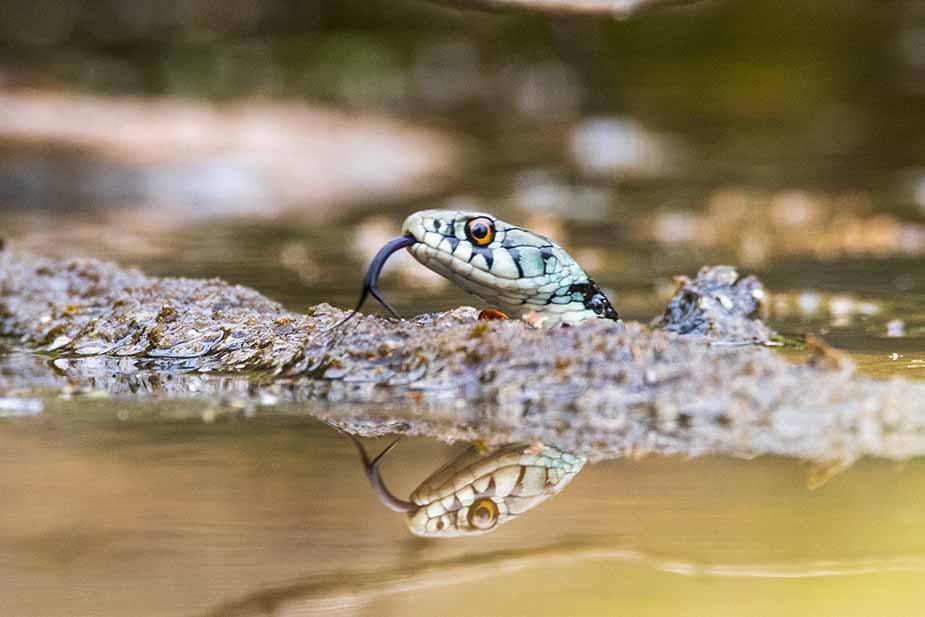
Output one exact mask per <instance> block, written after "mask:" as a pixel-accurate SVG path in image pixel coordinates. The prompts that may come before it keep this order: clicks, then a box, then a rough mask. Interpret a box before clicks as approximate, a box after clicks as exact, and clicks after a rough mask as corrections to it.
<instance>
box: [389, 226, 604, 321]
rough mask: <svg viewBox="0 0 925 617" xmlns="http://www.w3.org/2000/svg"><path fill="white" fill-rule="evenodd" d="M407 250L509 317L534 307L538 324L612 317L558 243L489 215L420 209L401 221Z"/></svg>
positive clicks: (600, 294) (599, 293) (601, 295)
mask: <svg viewBox="0 0 925 617" xmlns="http://www.w3.org/2000/svg"><path fill="white" fill-rule="evenodd" d="M402 234H403V237H406V238H413V239H414V241H415V242H414V243H413V244H411V245H410V246H409V247H408V250H409V252H410V253H411V254H412V255H413V256H414V257H415V259H417V260H418V261H419V262H421V263H422V264H423V265H425V266H427V267H428V268H430V269H431V270H433V271H435V272H437V273H438V274H440V275H442V276H444V277H445V278H448V279H449V280H451V281H453V282H454V283H456V284H457V285H458V286H459V287H461V288H462V289H464V290H465V291H468V292H469V293H471V294H473V295H475V296H478V297H479V298H481V299H483V300H484V301H485V302H488V303H489V304H492V305H494V306H498V307H500V308H501V309H502V310H503V311H504V312H506V313H508V314H509V315H513V316H517V317H523V316H524V315H526V314H528V313H538V314H540V315H542V316H543V317H544V319H543V320H542V323H543V325H544V326H546V327H549V326H554V325H557V324H576V323H579V322H581V321H584V320H585V319H591V318H603V319H611V320H617V319H619V316H618V315H617V312H616V310H614V308H613V305H611V303H610V301H609V300H608V299H607V297H606V296H605V295H604V293H603V292H602V291H601V289H600V287H599V286H598V285H597V284H596V283H595V282H594V281H593V280H592V279H591V278H590V277H589V276H588V274H587V273H586V272H585V271H584V270H583V269H582V268H581V266H579V265H578V263H577V262H576V261H575V260H574V259H573V258H572V257H571V255H569V254H568V253H567V252H566V251H565V249H563V248H562V247H561V246H559V245H558V244H556V243H555V242H553V241H552V240H550V239H549V238H546V237H544V236H541V235H539V234H536V233H533V232H531V231H528V230H526V229H523V228H521V227H517V226H516V225H512V224H510V223H507V222H505V221H502V220H501V219H498V218H496V217H494V216H492V215H491V214H487V213H484V212H469V211H464V210H423V211H421V212H415V213H414V214H412V215H410V216H409V217H408V218H407V219H405V222H404V225H402Z"/></svg>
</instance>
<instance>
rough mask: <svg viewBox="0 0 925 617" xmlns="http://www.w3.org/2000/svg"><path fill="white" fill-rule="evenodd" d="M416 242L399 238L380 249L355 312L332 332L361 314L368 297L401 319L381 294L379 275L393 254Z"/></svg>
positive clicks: (367, 275)
mask: <svg viewBox="0 0 925 617" xmlns="http://www.w3.org/2000/svg"><path fill="white" fill-rule="evenodd" d="M415 242H417V240H416V239H415V238H414V237H412V236H399V237H397V238H393V239H392V240H389V241H388V242H386V243H385V245H384V246H383V247H382V248H381V249H379V252H378V253H376V256H375V257H373V260H372V261H371V262H369V268H368V269H367V270H366V278H364V279H363V291H362V292H360V300H359V301H358V302H357V305H356V308H354V309H353V311H351V312H350V314H349V315H347V317H345V318H344V320H343V321H341V322H340V323H338V324H337V325H335V326H332V327H331V328H330V329H331V330H333V329H334V328H338V327H340V326H342V325H344V324H345V323H347V322H348V321H350V319H351V318H352V317H353V316H354V315H356V314H357V313H358V312H359V310H360V308H362V306H363V303H364V302H366V298H367V297H368V296H372V297H373V298H375V299H376V300H378V302H379V304H381V305H382V306H383V307H385V310H387V311H388V312H389V314H390V315H392V317H395V318H396V319H398V318H399V315H398V313H397V312H395V309H393V308H392V307H391V306H389V303H388V302H386V301H385V298H383V297H382V295H381V294H380V293H379V274H381V273H382V268H383V267H384V266H385V262H386V261H388V259H389V257H391V256H392V254H393V253H397V252H398V251H400V250H402V249H403V248H407V247H409V246H411V245H412V244H414V243H415Z"/></svg>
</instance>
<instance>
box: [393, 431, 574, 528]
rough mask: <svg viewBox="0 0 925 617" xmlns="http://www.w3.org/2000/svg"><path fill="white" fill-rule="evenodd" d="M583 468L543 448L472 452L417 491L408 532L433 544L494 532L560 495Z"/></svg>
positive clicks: (521, 446) (512, 447)
mask: <svg viewBox="0 0 925 617" xmlns="http://www.w3.org/2000/svg"><path fill="white" fill-rule="evenodd" d="M584 464H585V459H584V458H583V457H581V456H577V455H573V454H570V453H568V452H564V451H562V450H558V449H556V448H553V447H550V446H545V445H541V444H522V443H521V444H509V445H507V446H503V447H501V448H499V449H497V450H494V451H493V452H490V453H489V454H487V455H484V456H481V455H479V454H478V453H477V452H476V451H475V450H474V449H469V450H467V451H466V452H464V453H463V454H462V455H460V456H459V457H457V458H455V459H453V460H451V461H450V462H449V463H447V464H446V465H445V466H443V467H442V468H441V469H439V470H437V471H436V472H434V474H432V475H431V476H430V477H429V478H427V479H426V480H424V482H422V483H421V485H420V486H418V488H417V489H415V490H414V492H413V493H412V494H411V498H410V502H411V503H413V504H415V506H416V509H415V510H413V511H409V512H408V514H407V517H408V528H409V529H410V530H411V533H413V534H415V535H417V536H423V537H429V538H451V537H465V536H472V535H479V534H484V533H489V532H492V531H495V530H496V529H498V527H500V526H501V525H504V524H505V523H508V522H510V521H512V520H514V519H515V518H517V517H518V516H520V515H521V514H523V513H525V512H527V511H528V510H531V509H533V508H535V507H536V506H538V505H539V504H540V503H542V502H544V501H546V500H547V499H549V498H550V497H552V496H554V495H556V494H558V493H560V492H561V491H562V490H563V489H564V488H565V487H566V486H568V484H569V483H570V482H571V481H572V479H573V478H574V477H575V474H577V473H578V472H579V471H580V470H581V468H582V467H583V466H584Z"/></svg>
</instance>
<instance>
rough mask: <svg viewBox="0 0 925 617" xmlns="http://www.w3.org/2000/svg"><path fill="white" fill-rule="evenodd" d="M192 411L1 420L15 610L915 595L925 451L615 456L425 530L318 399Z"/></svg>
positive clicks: (921, 559)
mask: <svg viewBox="0 0 925 617" xmlns="http://www.w3.org/2000/svg"><path fill="white" fill-rule="evenodd" d="M177 411H178V410H177V409H176V404H172V403H161V404H157V405H153V406H151V405H146V406H141V405H137V404H132V403H130V402H121V401H120V402H116V401H95V402H94V401H85V402H83V404H82V405H81V406H80V409H77V408H75V406H74V404H72V403H67V402H60V401H59V402H53V403H51V404H50V406H49V409H48V410H47V411H46V413H45V414H43V415H42V416H39V417H30V418H22V419H16V420H4V421H3V425H2V427H3V430H2V431H0V461H2V462H3V467H4V470H5V472H4V474H3V478H2V480H0V485H2V494H3V495H4V501H5V504H6V505H5V507H4V508H3V510H2V514H0V530H2V532H0V546H3V555H4V558H3V560H2V562H0V576H2V579H3V580H4V582H5V584H4V586H3V588H2V592H0V603H2V605H3V607H4V612H5V613H6V614H10V615H49V616H54V615H72V614H92V615H100V616H106V615H125V614H135V615H140V614H145V615H205V614H209V615H265V614H271V613H272V614H280V615H289V614H293V615H294V614H344V615H386V614H393V615H403V614H441V615H457V614H459V615H462V614H469V613H470V612H471V609H472V603H473V602H476V603H478V604H485V603H487V605H491V606H494V607H497V609H498V610H501V611H503V612H508V613H511V614H524V613H525V612H529V613H531V614H533V613H536V614H540V615H561V614H570V615H595V614H601V613H602V612H603V613H605V614H609V613H610V611H613V610H616V609H615V608H614V607H619V610H620V611H625V612H627V613H630V614H641V615H658V614H664V612H666V611H667V612H671V613H672V614H684V615H699V614H704V613H705V612H708V613H709V614H715V615H740V614H742V613H743V611H745V612H747V613H748V614H753V615H774V614H780V613H781V611H783V612H784V613H786V614H832V615H865V614H896V615H908V614H915V612H916V611H917V610H918V606H919V602H920V597H919V595H918V593H917V584H915V581H918V580H921V577H922V576H923V575H925V574H923V571H925V523H923V522H922V521H923V520H925V517H923V516H922V514H923V512H922V503H923V494H922V488H921V487H922V486H923V482H922V474H923V473H925V467H923V466H922V465H921V464H920V463H918V462H913V463H910V464H908V465H905V466H904V467H903V468H902V469H899V468H897V467H896V466H895V465H893V464H889V463H884V462H876V461H867V462H863V463H861V464H859V465H856V466H855V467H853V468H852V469H851V470H850V471H848V472H846V473H844V474H842V475H838V476H835V477H834V478H832V479H831V480H829V481H828V482H827V483H825V484H824V485H823V486H821V487H820V488H818V489H816V490H809V489H808V488H807V478H808V474H809V473H810V472H811V469H810V468H808V467H807V466H806V465H801V464H799V463H797V462H793V461H786V460H779V459H771V458H762V459H758V460H753V461H735V460H726V459H717V458H706V459H699V460H693V461H690V460H681V459H661V460H660V459H645V460H641V461H631V460H622V461H608V462H603V463H599V464H596V465H590V466H586V467H585V468H584V469H583V470H582V471H581V472H580V473H579V474H578V476H577V477H576V478H575V480H574V482H573V484H572V485H571V486H569V487H568V488H567V489H566V490H565V491H564V492H563V493H562V494H560V495H558V496H555V497H553V498H552V499H551V500H549V501H548V502H547V503H545V504H543V505H541V506H539V507H538V508H537V509H536V510H534V511H531V512H528V513H526V514H524V515H523V516H522V517H521V518H520V519H518V520H516V521H514V522H512V523H510V524H509V525H506V526H504V527H503V528H501V529H499V530H498V531H497V532H496V533H492V534H489V535H485V536H477V537H471V538H466V539H461V540H460V539H457V540H424V539H417V538H414V537H413V536H411V535H410V534H409V533H408V530H407V528H406V527H405V525H404V523H403V522H402V516H401V515H399V514H396V513H393V512H390V511H388V510H386V509H385V508H384V507H382V506H381V505H380V504H379V503H378V501H377V500H376V499H375V497H374V496H373V494H372V492H371V491H370V490H369V487H368V485H367V484H366V480H365V477H364V476H363V474H362V471H361V467H360V463H359V460H358V457H357V455H356V452H355V450H354V449H353V446H352V445H351V444H350V442H349V441H348V440H347V439H346V438H345V437H344V436H343V435H341V434H339V433H337V432H336V431H334V430H333V429H331V428H329V427H328V426H326V425H324V424H321V423H319V422H317V421H315V420H313V419H311V418H309V417H307V416H306V415H305V413H304V410H299V409H282V410H276V411H272V412H261V413H258V415H257V416H256V417H254V418H251V419H243V418H239V417H237V418H236V417H230V418H229V417H225V418H220V419H218V420H217V421H215V422H212V423H206V422H202V421H201V420H199V419H177V418H176V413H177ZM188 411H189V409H185V410H184V411H183V413H186V412H188ZM380 441H381V440H380ZM367 445H368V446H369V447H371V448H373V449H376V448H377V447H378V446H379V445H380V444H378V443H374V442H373V441H370V440H367ZM460 449H462V446H455V447H447V446H439V445H436V444H434V443H432V442H429V441H427V440H420V439H409V440H406V441H405V442H403V443H401V444H400V445H399V447H398V448H397V449H396V450H395V451H394V453H393V454H392V455H391V456H390V458H389V459H388V460H387V462H386V464H385V467H384V473H385V477H386V478H387V480H388V481H389V483H390V484H391V487H392V489H393V490H394V491H395V493H396V494H399V495H407V494H408V493H410V491H411V489H413V488H414V486H415V485H416V484H417V483H418V482H419V481H420V480H422V479H423V478H424V477H425V476H427V475H429V474H430V473H431V472H432V471H433V470H434V469H436V468H437V467H439V466H440V465H442V464H443V463H444V462H445V461H446V460H448V459H449V458H451V457H452V456H453V455H455V454H456V453H458V452H459V451H460ZM512 589H516V590H519V592H518V593H517V594H516V595H511V593H510V592H511V590H512ZM540 589H543V590H545V591H544V592H543V593H541V592H539V591H538V590H540ZM39 590H41V591H40V592H39ZM476 592H477V594H478V595H477V599H473V593H476ZM547 592H548V595H547ZM552 592H554V593H552ZM721 598H722V599H721ZM733 599H734V600H733ZM274 611H276V612H274Z"/></svg>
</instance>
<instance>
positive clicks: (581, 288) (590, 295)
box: [566, 278, 620, 321]
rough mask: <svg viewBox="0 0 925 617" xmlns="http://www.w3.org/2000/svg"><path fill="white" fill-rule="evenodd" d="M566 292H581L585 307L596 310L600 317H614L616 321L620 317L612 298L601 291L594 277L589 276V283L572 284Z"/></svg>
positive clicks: (595, 312)
mask: <svg viewBox="0 0 925 617" xmlns="http://www.w3.org/2000/svg"><path fill="white" fill-rule="evenodd" d="M566 293H569V294H573V293H579V294H581V297H582V302H583V303H584V305H585V308H586V309H588V310H591V311H594V314H596V315H597V316H599V317H603V318H605V319H612V320H614V321H617V320H618V319H620V315H619V314H617V311H616V310H615V309H614V308H613V305H612V304H611V303H610V300H608V299H607V296H605V295H604V292H602V291H601V288H600V287H599V286H598V284H597V283H595V282H594V280H593V279H590V278H589V279H588V282H587V283H574V284H572V285H571V286H570V287H569V288H568V291H567V292H566Z"/></svg>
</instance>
